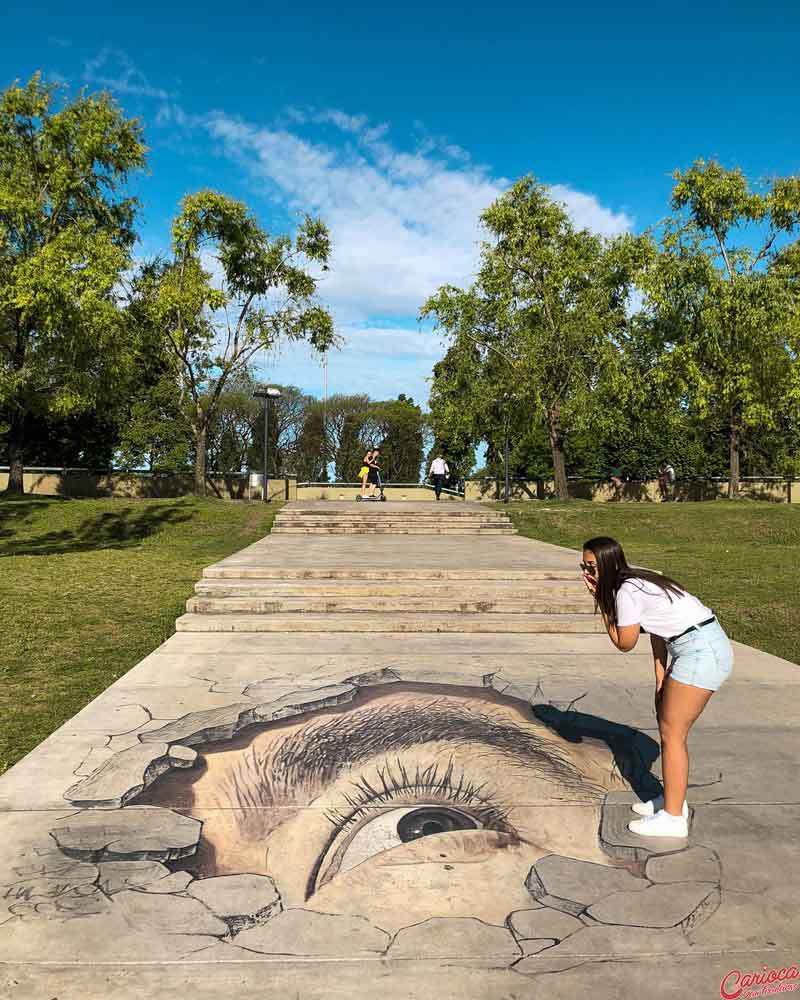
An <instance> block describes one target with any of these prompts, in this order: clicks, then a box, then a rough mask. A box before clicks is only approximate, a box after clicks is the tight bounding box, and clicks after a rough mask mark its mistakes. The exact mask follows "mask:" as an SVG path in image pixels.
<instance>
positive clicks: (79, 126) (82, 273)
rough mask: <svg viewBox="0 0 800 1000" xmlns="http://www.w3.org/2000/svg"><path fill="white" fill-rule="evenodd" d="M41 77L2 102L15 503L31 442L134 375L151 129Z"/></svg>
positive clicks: (102, 101)
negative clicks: (133, 256)
mask: <svg viewBox="0 0 800 1000" xmlns="http://www.w3.org/2000/svg"><path fill="white" fill-rule="evenodd" d="M58 98H59V91H58V88H56V87H55V86H49V85H45V84H43V83H42V81H41V79H40V77H39V76H38V75H37V76H34V77H33V78H32V79H31V80H30V81H29V82H28V83H27V84H25V85H24V86H22V85H19V84H15V85H13V86H11V87H9V88H8V89H7V90H6V91H5V92H4V93H3V94H2V95H0V410H1V411H2V415H3V417H2V419H3V422H4V423H5V426H6V436H7V448H8V457H9V465H10V467H11V472H10V477H9V486H8V489H9V492H11V493H21V492H22V469H23V464H24V462H25V459H26V442H25V431H26V427H29V426H30V424H31V421H34V422H38V423H39V425H40V426H41V424H42V423H45V424H46V423H48V422H49V421H52V420H55V421H59V420H61V421H63V420H66V419H69V418H71V417H73V416H74V415H79V414H81V413H90V412H92V411H102V410H103V409H104V408H105V407H106V406H107V405H109V404H110V403H111V402H112V401H113V400H114V399H115V397H116V396H117V395H118V393H119V388H120V385H121V384H124V382H125V380H126V379H127V378H128V377H129V376H130V371H131V363H132V357H131V351H130V338H129V336H128V330H127V329H126V326H125V324H124V322H123V313H122V312H121V311H120V309H119V308H118V302H117V291H118V287H119V283H120V280H121V277H122V275H123V273H124V272H125V271H126V270H127V269H128V268H129V266H130V250H131V246H132V244H133V241H134V237H135V234H134V223H135V218H136V209H137V206H136V202H135V200H134V199H133V198H131V197H129V196H128V195H127V194H126V193H125V182H126V180H127V178H128V176H129V174H130V173H131V171H134V170H137V169H139V168H141V167H142V166H143V165H144V162H145V148H144V144H143V142H142V135H141V128H140V126H139V124H138V122H136V121H135V120H128V119H126V118H124V117H123V115H122V113H121V112H120V110H119V108H117V106H116V105H115V104H114V102H113V101H112V100H111V98H110V97H109V96H108V95H106V94H100V95H92V96H86V95H81V96H79V97H78V98H76V99H75V100H73V101H71V102H69V101H66V100H61V101H59V99H58Z"/></svg>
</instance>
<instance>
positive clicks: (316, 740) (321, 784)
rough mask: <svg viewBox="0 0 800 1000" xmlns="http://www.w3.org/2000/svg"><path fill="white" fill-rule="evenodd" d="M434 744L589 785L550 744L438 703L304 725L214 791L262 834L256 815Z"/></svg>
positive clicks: (570, 784) (239, 766) (253, 756)
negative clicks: (479, 749)
mask: <svg viewBox="0 0 800 1000" xmlns="http://www.w3.org/2000/svg"><path fill="white" fill-rule="evenodd" d="M434 742H448V743H451V744H452V745H453V746H454V747H459V746H465V745H472V746H474V745H475V744H478V745H480V746H483V747H485V749H486V750H487V751H488V752H491V753H494V754H499V755H500V756H503V757H505V758H506V759H507V760H510V761H511V762H513V763H514V764H516V765H517V766H519V767H521V768H526V767H535V768H536V771H537V776H538V777H541V778H544V779H545V780H547V781H552V782H554V783H556V782H557V783H559V784H561V785H563V786H566V787H567V788H570V789H575V790H579V789H580V790H581V791H583V792H585V791H586V790H587V788H589V787H594V786H590V785H589V784H588V783H587V780H586V777H585V776H584V775H583V773H582V772H581V771H580V770H579V768H577V767H576V766H575V764H574V763H573V762H572V761H571V760H570V759H569V757H568V756H567V754H566V751H565V750H562V749H561V748H560V747H558V746H556V745H555V744H554V743H553V742H552V741H551V740H547V739H543V738H541V737H539V736H537V735H536V734H535V733H531V732H528V731H527V730H525V729H522V728H520V727H517V726H515V725H512V724H510V723H507V722H504V721H502V720H500V719H497V718H494V717H492V715H490V714H488V713H486V712H482V711H480V710H479V709H477V708H468V707H466V706H464V705H460V704H454V703H453V702H450V701H448V700H447V699H446V698H443V699H442V700H440V701H435V702H432V703H430V704H428V705H425V706H423V707H419V706H414V705H409V706H407V707H406V706H404V707H397V706H390V705H387V706H383V707H380V706H378V707H376V708H361V709H356V710H354V711H352V712H350V713H348V715H347V716H345V717H339V718H335V719H326V720H324V721H322V722H318V721H309V723H308V724H307V725H306V726H303V728H302V729H300V730H299V731H298V732H296V733H293V734H292V735H291V736H289V737H287V738H285V739H284V740H282V741H281V742H280V743H279V744H278V745H277V746H276V747H270V748H269V749H267V750H264V751H256V750H253V749H251V750H250V752H246V753H245V755H244V756H243V757H242V758H241V759H240V760H239V761H237V762H236V764H235V765H234V766H233V767H232V768H231V769H230V771H228V773H227V774H226V775H225V777H224V778H222V779H221V782H220V787H219V793H220V796H223V797H224V799H225V805H227V807H228V808H232V809H233V810H234V811H235V812H236V814H237V821H238V823H239V826H240V828H241V829H243V832H244V826H247V827H248V828H249V827H250V826H251V824H254V823H255V824H257V825H258V826H259V828H260V832H261V834H262V835H263V833H264V830H263V822H264V817H263V815H262V817H261V819H257V815H256V814H257V812H258V811H263V810H265V809H269V808H270V807H272V806H276V805H283V806H286V805H292V804H294V805H298V804H299V803H300V802H301V801H306V802H307V801H308V799H309V798H310V797H313V796H315V795H317V794H319V792H320V791H321V790H323V789H324V788H325V787H326V786H328V785H329V784H331V783H332V782H333V781H334V780H336V778H337V777H338V776H339V775H340V774H341V772H342V771H343V770H344V769H345V768H346V767H349V766H353V765H358V764H361V763H363V762H364V761H366V760H370V759H372V758H373V757H376V756H380V755H383V754H392V753H400V752H402V751H404V750H408V749H410V748H411V747H418V746H422V745H424V744H426V743H434ZM254 812H255V813H256V814H254ZM282 818H285V816H284V817H282Z"/></svg>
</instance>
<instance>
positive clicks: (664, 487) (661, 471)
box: [658, 459, 675, 503]
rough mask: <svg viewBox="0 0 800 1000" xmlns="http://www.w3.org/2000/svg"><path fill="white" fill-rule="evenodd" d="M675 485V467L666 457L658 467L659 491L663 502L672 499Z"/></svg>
mask: <svg viewBox="0 0 800 1000" xmlns="http://www.w3.org/2000/svg"><path fill="white" fill-rule="evenodd" d="M674 487H675V469H674V468H673V467H672V466H671V465H670V464H669V462H668V461H667V460H666V459H664V461H663V462H662V463H661V465H660V466H659V468H658V492H659V493H660V494H661V502H662V503H665V502H666V501H667V500H672V492H673V489H674Z"/></svg>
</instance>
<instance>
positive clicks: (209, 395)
mask: <svg viewBox="0 0 800 1000" xmlns="http://www.w3.org/2000/svg"><path fill="white" fill-rule="evenodd" d="M329 255H330V238H329V235H328V231H327V229H326V228H325V226H324V224H323V223H322V222H321V221H320V220H319V219H314V218H312V217H311V216H306V217H305V218H304V219H303V222H302V223H301V225H300V227H299V229H298V231H297V234H296V235H295V236H294V237H289V236H277V237H271V236H270V235H269V234H268V233H267V232H265V231H264V230H263V229H262V228H261V226H260V225H259V224H258V222H257V220H256V219H255V217H254V216H253V215H252V214H251V213H250V212H249V211H248V210H247V207H246V206H245V205H244V204H243V203H242V202H239V201H235V200H234V199H232V198H228V197H226V196H225V195H222V194H218V193H217V192H214V191H200V192H199V193H197V194H194V195H189V196H187V197H186V198H184V199H183V202H182V204H181V211H180V213H179V215H178V216H177V218H176V219H175V221H174V223H173V227H172V255H171V258H170V259H169V260H168V261H165V262H163V264H162V265H161V267H160V268H159V270H158V273H155V272H154V274H153V278H152V285H151V289H150V297H149V300H150V314H151V320H152V323H153V325H154V326H155V327H156V328H158V329H160V330H161V331H163V336H164V338H165V344H166V345H167V348H168V349H169V350H170V351H171V353H172V355H173V356H174V358H175V360H176V363H177V369H178V374H179V385H180V394H181V401H182V407H183V411H184V412H185V413H186V415H187V419H188V420H189V423H190V426H191V429H192V435H193V439H194V454H195V492H197V493H198V494H202V493H203V492H204V490H205V469H206V447H207V438H208V430H209V425H210V423H211V421H212V420H213V419H214V418H215V416H216V412H217V409H218V407H219V403H220V398H221V396H222V394H223V393H224V392H225V390H226V388H227V386H228V383H229V381H230V380H231V379H232V378H236V377H238V376H242V375H244V374H245V373H246V372H247V371H248V370H249V368H250V366H251V364H252V362H253V359H254V358H255V356H256V354H257V353H258V352H259V351H265V350H268V349H269V348H271V347H273V346H274V345H275V344H276V343H278V342H279V341H280V340H290V341H296V340H306V341H308V342H309V343H310V344H311V346H312V347H314V348H315V349H317V350H319V351H324V350H327V349H328V348H329V347H331V345H332V344H334V343H335V336H334V332H333V323H332V320H331V317H330V314H329V313H328V312H327V310H326V309H324V308H323V307H322V306H320V305H319V304H318V303H317V302H316V300H315V293H316V290H317V280H316V278H315V277H314V276H313V275H312V273H311V268H312V267H314V266H318V267H321V268H323V269H324V268H327V263H328V258H329ZM215 272H216V274H215Z"/></svg>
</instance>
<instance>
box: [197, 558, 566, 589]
mask: <svg viewBox="0 0 800 1000" xmlns="http://www.w3.org/2000/svg"><path fill="white" fill-rule="evenodd" d="M267 558H268V557H267V556H266V555H265V556H264V563H249V562H248V563H245V562H238V561H236V562H220V563H216V564H215V565H213V566H206V567H205V569H204V570H203V579H204V580H325V581H329V580H403V581H407V580H442V581H444V580H448V581H449V580H474V579H475V570H474V569H468V568H463V569H462V568H459V569H452V568H447V567H438V566H435V567H418V566H411V567H407V568H405V567H404V568H402V569H398V568H397V567H393V568H389V567H381V566H372V567H369V568H364V567H359V566H356V567H352V568H344V569H331V568H329V567H316V566H286V565H281V566H275V565H269V563H268V562H267ZM577 575H578V568H577V562H576V566H575V569H482V570H480V579H481V580H499V581H505V582H512V581H516V580H563V581H570V582H574V580H575V578H576V576H577Z"/></svg>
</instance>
